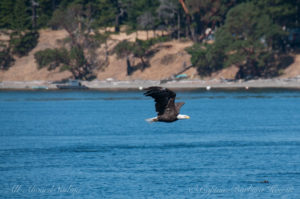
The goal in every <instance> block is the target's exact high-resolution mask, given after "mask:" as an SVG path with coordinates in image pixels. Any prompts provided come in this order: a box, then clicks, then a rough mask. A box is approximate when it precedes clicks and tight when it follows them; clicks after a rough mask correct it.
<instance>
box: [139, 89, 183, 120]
mask: <svg viewBox="0 0 300 199" xmlns="http://www.w3.org/2000/svg"><path fill="white" fill-rule="evenodd" d="M145 90H146V92H145V93H144V95H145V96H150V97H152V98H154V100H155V110H156V112H157V120H158V121H161V122H174V121H176V120H178V118H177V116H178V115H179V111H180V108H181V107H182V106H183V105H184V102H178V103H175V98H176V93H175V92H173V91H171V90H169V89H167V88H162V87H157V86H153V87H149V88H146V89H145Z"/></svg>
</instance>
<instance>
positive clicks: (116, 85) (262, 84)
mask: <svg viewBox="0 0 300 199" xmlns="http://www.w3.org/2000/svg"><path fill="white" fill-rule="evenodd" d="M81 84H82V85H85V86H87V87H88V88H89V89H91V90H116V91H117V90H142V89H143V88H146V87H149V86H162V87H167V88H172V89H179V90H183V89H184V90H189V89H206V90H213V89H224V90H225V89H245V90H248V89H251V88H252V89H253V88H261V89H263V88H270V89H271V88H281V89H299V90H300V77H295V78H288V79H257V80H248V81H244V80H237V81H233V80H217V79H215V80H208V81H205V80H181V81H170V82H167V83H163V84H160V82H159V81H151V80H133V81H100V80H94V81H81ZM0 90H60V89H58V88H57V87H56V84H55V83H53V82H49V81H4V82H0Z"/></svg>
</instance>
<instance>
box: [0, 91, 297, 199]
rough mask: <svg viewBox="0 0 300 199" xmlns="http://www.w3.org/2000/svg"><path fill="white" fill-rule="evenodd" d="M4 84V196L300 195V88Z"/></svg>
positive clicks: (0, 177) (0, 150)
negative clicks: (172, 96) (172, 101)
mask: <svg viewBox="0 0 300 199" xmlns="http://www.w3.org/2000/svg"><path fill="white" fill-rule="evenodd" d="M177 96H178V98H179V99H178V101H180V100H182V101H185V102H186V104H185V105H184V106H183V108H182V110H181V113H182V114H187V115H189V116H190V117H191V119H190V120H185V121H177V122H175V123H152V124H149V123H147V122H145V121H144V119H146V118H149V117H153V116H155V111H154V103H153V101H152V99H150V98H146V97H143V95H142V92H101V91H72V92H60V91H49V92H40V91H36V92H23V91H19V92H14V91H0V197H1V198H287V199H291V198H299V197H300V91H293V90H252V91H251V90H249V91H227V92H224V91H209V92H207V91H203V90H202V91H201V90H198V91H193V92H192V91H191V92H178V93H177Z"/></svg>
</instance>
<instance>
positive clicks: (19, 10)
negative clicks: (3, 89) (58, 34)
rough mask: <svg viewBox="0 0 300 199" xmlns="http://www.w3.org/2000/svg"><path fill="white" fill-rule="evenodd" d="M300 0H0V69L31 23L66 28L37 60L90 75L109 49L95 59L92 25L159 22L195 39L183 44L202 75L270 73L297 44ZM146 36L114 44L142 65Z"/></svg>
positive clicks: (33, 27)
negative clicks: (61, 41)
mask: <svg viewBox="0 0 300 199" xmlns="http://www.w3.org/2000/svg"><path fill="white" fill-rule="evenodd" d="M299 5H300V0H276V1H274V0H214V1H211V0H1V1H0V29H1V33H3V34H7V35H8V36H9V38H10V39H9V41H8V42H7V41H1V43H0V47H1V51H0V69H6V68H8V67H9V66H10V65H11V64H12V63H13V60H14V56H24V55H26V54H27V53H28V52H29V51H30V50H31V49H33V48H34V46H35V45H36V43H37V39H38V32H37V30H39V29H41V28H52V29H65V30H66V31H67V32H68V34H69V39H68V40H66V46H65V48H62V49H56V50H52V51H51V50H50V49H47V52H46V53H39V54H37V55H36V59H37V61H38V63H41V65H40V66H44V65H48V64H49V63H51V64H50V67H49V68H50V69H53V68H55V67H56V66H59V65H63V68H64V69H68V70H71V72H72V73H73V75H74V77H75V78H79V79H88V78H89V77H88V76H91V74H90V73H91V72H90V71H92V70H93V68H94V66H95V65H105V64H107V57H106V58H105V59H104V61H101V62H97V63H96V62H95V61H94V60H95V59H94V57H95V56H96V55H95V53H94V51H95V49H96V48H97V47H98V46H99V45H100V44H103V43H105V44H106V40H107V38H108V37H109V34H111V33H110V32H105V33H100V32H98V31H97V30H98V29H99V28H106V27H114V29H115V32H119V31H120V27H121V26H123V25H126V31H128V32H131V31H136V30H146V31H148V30H152V31H162V30H163V31H165V32H168V37H169V38H170V39H172V38H173V39H181V38H185V39H190V40H192V41H194V43H195V44H194V45H193V46H192V47H191V48H189V49H187V51H188V52H189V53H190V54H191V55H192V63H193V64H194V66H195V67H197V68H198V71H199V73H200V74H201V75H209V74H210V73H211V72H214V71H216V70H219V69H222V68H224V67H227V66H230V65H236V66H237V67H239V69H240V71H239V73H238V76H237V78H246V77H250V78H251V77H261V76H262V77H266V76H274V75H278V74H279V71H280V69H281V68H282V67H284V65H286V63H288V62H290V59H289V58H288V57H287V54H286V53H287V52H288V50H289V49H292V48H294V47H296V46H295V43H292V42H291V38H290V32H291V31H292V30H295V29H296V28H299V19H300V14H299V13H300V11H299V8H298V7H299ZM91 32H93V33H95V34H92V36H91V34H90V33H91ZM208 40H213V42H207V41H208ZM152 43H155V42H147V43H143V42H142V41H137V42H136V44H134V45H132V49H129V48H128V46H131V45H124V44H120V45H123V46H124V47H126V49H125V50H123V51H126V52H127V51H129V52H128V53H127V54H126V55H128V54H130V51H136V53H135V54H136V56H137V57H139V58H140V59H141V60H142V63H143V67H144V66H145V65H146V61H144V60H143V58H144V54H141V52H145V53H149V52H148V51H147V50H140V49H145V47H149V45H150V44H152ZM117 49H119V54H122V48H117ZM137 49H138V50H137ZM137 52H138V53H137ZM108 53H109V52H107V53H106V56H107V55H108ZM117 53H118V52H117ZM133 54H134V53H133ZM66 56H67V58H66ZM53 59H55V62H54V63H53V61H51V60H53ZM61 60H63V61H61ZM274 67H275V68H274ZM87 74H88V75H87Z"/></svg>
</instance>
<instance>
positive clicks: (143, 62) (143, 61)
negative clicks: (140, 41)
mask: <svg viewBox="0 0 300 199" xmlns="http://www.w3.org/2000/svg"><path fill="white" fill-rule="evenodd" d="M140 59H141V61H142V64H143V69H142V70H144V69H145V68H146V62H145V60H144V58H143V57H140Z"/></svg>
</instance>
